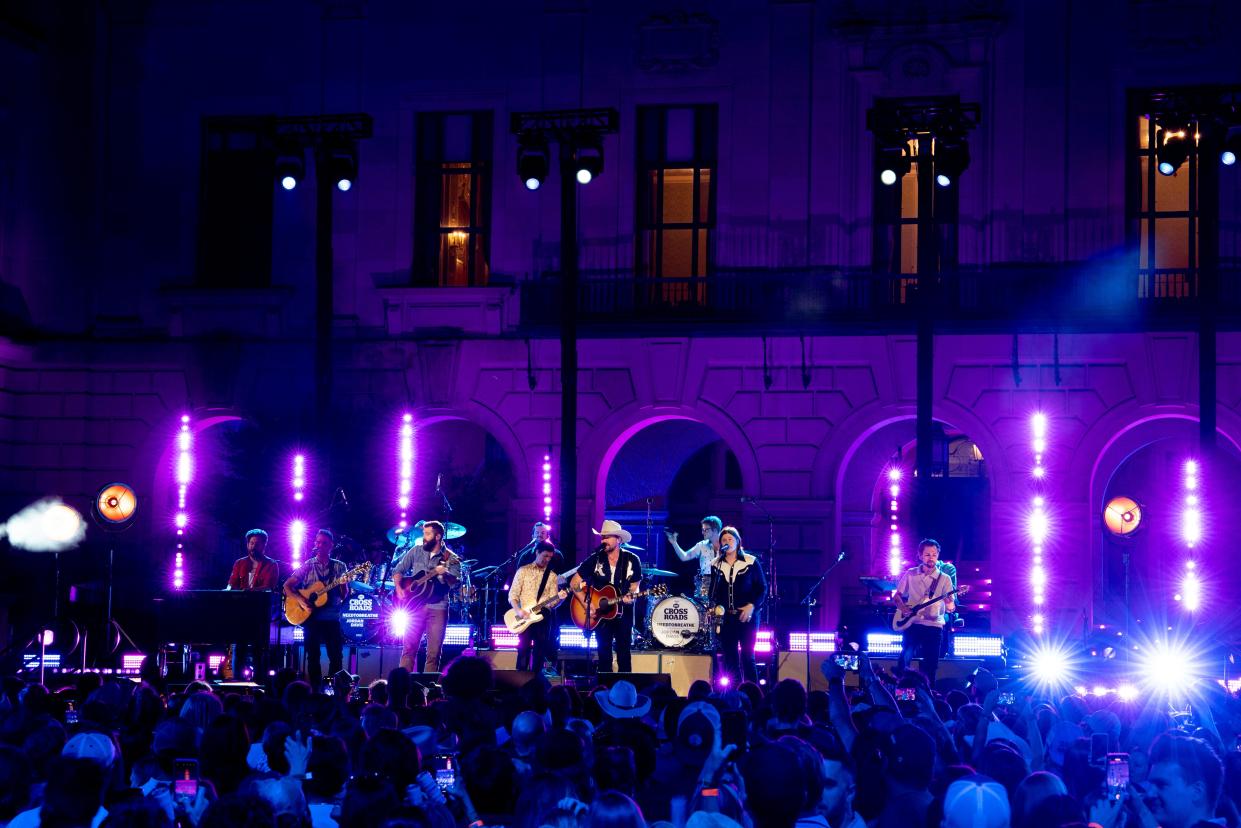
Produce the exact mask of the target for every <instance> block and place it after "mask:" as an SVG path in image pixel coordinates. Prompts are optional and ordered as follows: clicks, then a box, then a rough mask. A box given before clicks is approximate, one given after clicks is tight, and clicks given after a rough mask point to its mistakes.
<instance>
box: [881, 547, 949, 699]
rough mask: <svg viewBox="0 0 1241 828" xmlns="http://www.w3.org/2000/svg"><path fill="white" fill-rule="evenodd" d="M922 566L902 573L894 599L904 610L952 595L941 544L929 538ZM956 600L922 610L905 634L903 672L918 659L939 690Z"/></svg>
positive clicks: (921, 550)
mask: <svg viewBox="0 0 1241 828" xmlns="http://www.w3.org/2000/svg"><path fill="white" fill-rule="evenodd" d="M918 561H919V563H918V565H917V566H915V567H914V568H913V569H907V570H905V572H903V573H901V579H900V581H898V582H897V584H896V592H895V593H894V594H893V596H892V599H893V600H894V601H895V602H896V606H897V607H899V608H900V609H902V610H903V609H905V608H907V607H911V606H916V605H917V604H921V603H923V602H924V601H927V600H929V599H931V598H934V597H936V596H938V595H943V594H944V593H946V592H951V591H952V588H953V587H952V576H951V575H950V574H949V573H948V572H947V571H946V569H945V568H944V566H943V565H941V564H940V563H939V541H937V540H933V539H931V538H926V539H924V540H923V541H921V542H920V543H919V544H918ZM955 611H956V604H955V603H954V602H953V600H952V598H951V597H949V598H945V599H944V600H942V601H936V602H935V603H934V604H931V605H930V606H928V607H924V608H923V609H920V610H918V614H917V615H916V616H915V617H914V620H913V623H912V624H910V625H909V627H908V628H907V629H906V630H905V639H904V641H903V642H902V644H901V657H900V661H899V664H900V668H901V669H902V670H904V669H905V668H906V667H908V666H909V661H910V659H911V658H917V659H918V665H919V667H921V669H922V672H923V674H924V675H926V677H927V678H928V679H930V681H931V686H932V687H934V686H935V673H936V671H937V670H938V669H939V651H940V645H941V643H942V639H943V634H944V622H945V619H944V614H945V613H948V612H955Z"/></svg>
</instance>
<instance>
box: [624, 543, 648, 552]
mask: <svg viewBox="0 0 1241 828" xmlns="http://www.w3.org/2000/svg"><path fill="white" fill-rule="evenodd" d="M621 549H626V550H628V551H630V552H645V551H646V550H645V549H643V548H642V547H641V546H636V545H634V544H632V543H622V544H621Z"/></svg>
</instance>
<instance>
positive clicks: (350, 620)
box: [340, 592, 390, 645]
mask: <svg viewBox="0 0 1241 828" xmlns="http://www.w3.org/2000/svg"><path fill="white" fill-rule="evenodd" d="M389 603H390V602H389V601H388V599H387V597H386V596H382V597H381V596H380V595H379V594H378V593H363V592H355V593H354V594H353V595H350V596H349V598H348V599H347V600H346V601H345V603H344V604H343V605H342V606H341V608H340V631H341V635H343V636H344V639H345V643H346V644H350V645H357V644H379V643H380V639H381V638H382V635H383V624H382V620H381V619H382V618H384V617H386V616H387V614H388V612H387V610H388V604H389Z"/></svg>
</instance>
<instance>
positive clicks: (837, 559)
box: [836, 549, 845, 563]
mask: <svg viewBox="0 0 1241 828" xmlns="http://www.w3.org/2000/svg"><path fill="white" fill-rule="evenodd" d="M844 559H845V550H843V549H842V550H840V554H839V555H837V556H836V563H840V562H841V561H843V560H844Z"/></svg>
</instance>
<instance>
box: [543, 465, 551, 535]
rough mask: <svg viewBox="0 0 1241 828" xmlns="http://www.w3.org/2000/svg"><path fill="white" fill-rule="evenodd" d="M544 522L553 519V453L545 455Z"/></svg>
mask: <svg viewBox="0 0 1241 828" xmlns="http://www.w3.org/2000/svg"><path fill="white" fill-rule="evenodd" d="M542 490H543V522H544V523H549V524H550V523H551V521H552V455H551V452H550V451H548V453H547V454H544V455H543V489H542Z"/></svg>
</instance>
